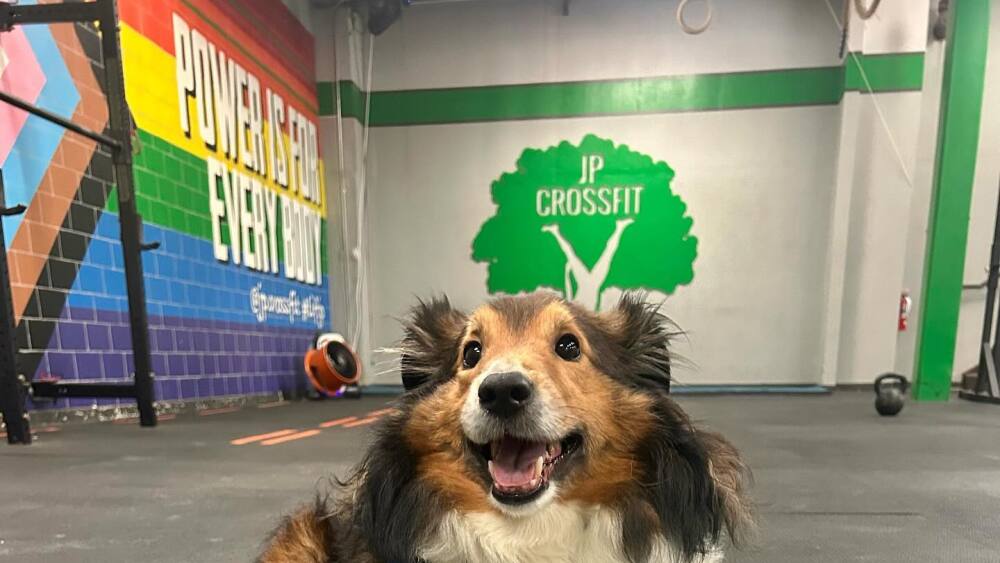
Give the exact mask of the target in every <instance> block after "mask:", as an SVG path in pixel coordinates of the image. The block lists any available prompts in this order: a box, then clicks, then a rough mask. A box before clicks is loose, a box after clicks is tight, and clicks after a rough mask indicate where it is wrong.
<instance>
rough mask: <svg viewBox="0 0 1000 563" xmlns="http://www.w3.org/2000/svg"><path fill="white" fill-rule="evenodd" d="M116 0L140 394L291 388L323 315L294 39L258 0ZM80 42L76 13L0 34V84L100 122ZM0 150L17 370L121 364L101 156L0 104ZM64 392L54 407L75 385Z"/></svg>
mask: <svg viewBox="0 0 1000 563" xmlns="http://www.w3.org/2000/svg"><path fill="white" fill-rule="evenodd" d="M119 10H120V13H121V40H122V51H123V61H124V66H125V78H126V90H127V97H128V101H129V104H130V106H131V109H132V112H133V114H134V117H135V121H136V124H137V126H138V129H139V131H138V144H139V146H140V152H139V153H138V154H137V155H136V157H135V164H134V170H135V179H136V190H137V197H136V203H137V207H138V210H139V213H140V214H141V215H142V216H143V220H144V222H145V232H144V237H145V240H147V241H153V240H157V241H160V242H161V247H160V248H159V249H158V250H155V251H151V252H146V253H144V256H143V263H144V264H143V265H144V271H145V280H146V293H147V303H148V312H149V320H150V326H149V331H150V341H151V345H152V362H153V371H154V374H155V376H156V383H155V385H156V396H157V399H159V400H178V399H182V400H192V399H208V398H216V397H222V396H234V395H264V394H274V393H277V392H282V391H283V392H286V393H287V392H289V391H292V390H294V389H296V388H298V387H299V386H300V385H301V370H302V367H301V361H302V360H301V358H302V353H303V351H304V350H305V349H306V348H307V347H308V346H309V343H310V340H311V339H312V338H313V335H314V333H315V332H316V331H318V330H325V329H327V328H329V323H330V321H329V318H330V315H329V291H328V287H329V279H328V276H327V264H326V258H325V256H326V251H325V238H326V236H325V231H326V221H325V217H326V215H325V211H326V208H325V205H326V202H325V198H324V187H323V164H322V161H321V159H320V151H319V147H318V142H317V99H316V87H315V80H314V72H315V69H314V67H315V54H314V50H313V49H314V46H313V38H312V36H311V35H310V34H309V32H308V31H307V30H306V29H305V28H304V27H302V25H301V24H300V23H299V22H298V21H297V20H296V19H295V18H294V16H293V15H292V14H290V13H289V12H288V11H287V10H286V9H285V8H284V6H283V5H282V3H281V2H276V1H273V2H272V1H268V0H255V1H239V0H160V1H156V2H150V1H146V0H120V1H119ZM99 41H100V32H99V30H97V29H95V28H94V27H93V26H89V25H53V26H26V27H24V28H18V29H16V30H15V31H13V32H12V33H4V34H0V88H2V89H3V90H4V91H6V92H9V93H12V94H14V95H16V96H18V97H21V98H23V99H26V100H28V101H30V102H32V103H34V104H36V105H38V106H41V107H43V108H45V109H48V110H50V111H53V112H55V113H57V114H59V115H62V116H64V117H67V118H71V119H73V120H74V121H76V122H78V123H80V124H81V125H84V126H86V127H88V128H90V129H94V130H98V131H100V130H104V129H105V128H106V126H107V120H108V116H107V110H106V105H105V99H104V94H103V91H102V86H101V84H100V81H99V79H98V77H100V76H102V75H101V72H100V65H101V64H102V63H101V56H100V45H99ZM95 71H96V72H95ZM0 168H2V170H3V175H4V179H5V186H6V198H7V203H8V204H15V203H24V204H25V205H27V206H28V210H27V212H26V213H25V214H24V215H23V216H21V217H10V218H5V219H4V233H5V236H6V241H5V242H6V244H7V246H8V249H9V260H10V268H11V278H12V279H11V285H12V291H13V298H14V312H15V317H16V319H17V322H18V332H17V334H18V347H19V349H20V353H19V355H18V362H19V370H20V371H22V372H23V373H26V374H29V375H33V377H35V378H44V377H53V378H62V379H67V380H80V379H87V380H124V379H126V378H128V377H129V376H130V374H131V370H132V357H131V341H130V335H129V328H128V315H127V304H126V290H125V276H124V270H123V260H122V254H121V246H120V244H119V242H118V238H119V230H118V215H117V199H116V196H115V194H114V187H113V186H114V180H113V173H112V167H111V159H110V156H109V155H108V153H107V152H105V151H104V150H103V149H101V148H99V147H97V146H95V143H93V142H92V141H89V140H86V139H84V138H81V137H79V136H77V135H74V134H71V133H70V134H67V133H65V132H64V131H63V130H61V129H60V128H58V127H56V126H54V125H51V124H48V123H46V122H44V121H42V120H41V119H39V118H36V117H33V116H31V117H29V116H27V114H25V113H24V112H20V111H17V110H14V109H12V108H10V107H6V106H0ZM71 401H73V402H72V403H67V402H66V401H65V400H63V401H60V402H59V403H57V404H56V405H55V406H68V405H82V404H93V403H94V402H95V401H94V400H90V399H78V400H76V399H74V400H71ZM103 402H104V401H102V403H103ZM109 402H112V403H113V402H114V400H109ZM125 403H128V401H124V400H123V404H125ZM34 406H35V407H36V408H38V407H45V406H50V405H34Z"/></svg>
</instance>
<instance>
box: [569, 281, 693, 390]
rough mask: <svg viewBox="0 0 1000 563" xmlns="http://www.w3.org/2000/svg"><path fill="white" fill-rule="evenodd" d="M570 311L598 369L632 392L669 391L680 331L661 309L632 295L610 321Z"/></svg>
mask: <svg viewBox="0 0 1000 563" xmlns="http://www.w3.org/2000/svg"><path fill="white" fill-rule="evenodd" d="M571 308H572V310H573V312H574V316H575V317H576V321H577V323H578V324H579V325H580V326H581V328H582V329H583V332H584V336H585V337H586V338H587V342H589V343H590V347H591V348H592V349H593V354H592V357H591V361H592V362H594V364H595V365H596V366H597V368H598V369H600V370H601V371H602V372H604V373H606V374H608V375H609V376H611V377H613V378H614V379H616V380H617V381H618V382H619V383H623V384H625V385H626V386H628V387H630V388H632V389H640V390H646V391H669V390H670V353H669V350H668V348H669V344H670V340H671V339H672V338H673V337H674V336H677V335H678V334H680V331H678V330H676V327H674V325H673V323H672V322H671V321H670V319H668V318H667V317H666V316H665V315H663V313H660V311H659V307H657V306H656V305H651V304H649V303H646V301H645V296H644V295H643V294H641V293H634V292H630V293H626V294H624V295H623V296H622V298H621V299H620V300H619V301H618V306H617V308H616V309H615V311H614V312H613V316H612V317H611V318H612V319H613V320H611V321H609V320H608V317H606V316H602V315H597V314H594V313H591V312H590V311H587V310H585V309H583V308H581V307H578V306H576V305H571Z"/></svg>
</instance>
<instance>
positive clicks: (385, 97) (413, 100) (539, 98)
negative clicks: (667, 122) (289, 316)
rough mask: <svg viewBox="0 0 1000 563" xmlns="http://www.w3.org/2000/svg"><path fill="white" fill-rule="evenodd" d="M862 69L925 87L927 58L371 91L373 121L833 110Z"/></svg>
mask: <svg viewBox="0 0 1000 563" xmlns="http://www.w3.org/2000/svg"><path fill="white" fill-rule="evenodd" d="M855 59H856V60H857V61H858V62H855ZM859 65H860V68H861V69H863V70H864V75H865V76H867V78H868V81H869V82H870V83H871V85H872V90H873V91H875V92H889V91H912V90H919V89H920V88H921V83H922V79H923V53H901V54H889V55H852V56H851V57H850V58H849V62H848V63H846V64H845V65H844V66H829V67H815V68H798V69H782V70H764V71H750V72H733V73H718V74H698V75H690V76H665V77H651V78H634V79H622V80H602V81H589V82H557V83H547V84H512V85H499V86H475V87H464V88H437V89H425V90H399V91H381V92H372V93H371V104H372V106H371V115H370V119H371V125H373V126H384V127H385V126H404V125H428V124H440V123H469V122H483V121H505V120H526V119H551V118H566V117H580V116H588V115H630V114H648V113H675V112H685V111H714V110H727V109H749V108H767V107H789V106H810V105H828V104H836V103H838V102H839V101H840V99H841V98H842V97H843V94H844V92H845V90H861V91H866V90H867V88H866V87H865V86H864V80H863V79H862V78H861V76H862V72H861V70H859ZM318 90H319V92H320V95H321V98H320V106H321V110H330V111H333V112H334V113H336V100H331V101H326V100H324V99H323V97H324V96H332V95H335V89H334V87H333V85H332V84H330V83H321V84H320V85H319V88H318ZM336 90H338V91H339V92H340V96H341V113H342V114H343V115H344V117H349V118H355V119H358V120H359V121H360V120H361V119H363V115H364V92H363V91H362V90H361V89H359V88H358V86H357V85H356V84H355V83H353V82H350V81H341V82H340V83H339V85H338V88H337V89H336ZM324 115H329V114H326V113H324Z"/></svg>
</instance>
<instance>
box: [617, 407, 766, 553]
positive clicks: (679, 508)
mask: <svg viewBox="0 0 1000 563" xmlns="http://www.w3.org/2000/svg"><path fill="white" fill-rule="evenodd" d="M654 410H655V417H654V419H655V420H656V425H655V427H654V429H653V430H652V432H650V434H649V437H648V439H647V440H646V441H644V442H643V443H642V445H641V447H640V448H639V449H638V450H637V452H636V456H637V458H638V460H639V462H640V467H641V468H642V479H641V481H640V483H641V485H640V492H641V494H640V496H641V499H636V501H635V503H633V507H632V508H630V507H629V505H626V507H625V510H623V520H622V525H623V531H622V532H623V536H622V537H623V540H624V543H625V549H626V553H627V554H628V555H629V557H630V559H631V560H632V561H645V560H646V559H645V558H646V557H648V555H649V551H650V549H651V539H652V536H653V534H652V530H659V531H660V532H661V533H662V534H663V535H664V536H666V537H667V538H668V539H669V540H670V541H671V543H672V544H673V545H674V546H676V548H677V549H678V550H679V552H680V555H681V556H682V558H681V560H683V561H692V560H698V557H699V556H701V555H704V554H705V553H707V552H709V551H711V550H713V549H714V548H715V547H717V546H718V545H719V544H720V541H721V540H722V537H723V532H725V533H726V535H727V536H728V538H729V540H730V541H731V542H732V543H733V544H735V545H739V544H742V543H743V542H744V541H745V540H747V539H749V537H750V535H751V534H752V531H753V529H754V519H753V507H752V504H751V502H750V500H749V496H748V488H749V483H750V472H749V469H748V468H747V466H746V464H745V463H744V462H743V460H742V458H741V457H740V455H739V453H738V452H737V451H736V448H734V447H733V446H732V444H730V443H729V442H727V441H726V440H725V439H724V438H722V437H721V436H719V435H718V434H714V433H711V432H705V431H702V430H699V429H696V428H695V427H694V426H693V425H692V424H691V422H690V420H689V419H688V418H687V415H685V414H684V413H683V411H681V409H680V407H678V406H677V405H676V404H675V403H674V402H673V401H671V400H670V399H669V398H667V397H666V396H662V397H661V398H660V400H659V401H657V403H656V405H655V407H654ZM636 503H637V504H639V506H642V505H646V506H651V508H652V514H651V515H649V516H652V518H651V519H650V518H648V517H647V519H646V520H645V521H643V519H642V518H641V516H642V514H643V513H642V512H641V511H639V510H636V509H635V508H634V505H635V504H636ZM629 515H632V518H631V520H630V521H628V522H626V519H627V518H625V517H627V516H629ZM625 526H628V528H627V529H626V528H625ZM643 526H645V527H643ZM637 530H640V531H642V530H648V531H647V532H646V533H642V534H639V533H637Z"/></svg>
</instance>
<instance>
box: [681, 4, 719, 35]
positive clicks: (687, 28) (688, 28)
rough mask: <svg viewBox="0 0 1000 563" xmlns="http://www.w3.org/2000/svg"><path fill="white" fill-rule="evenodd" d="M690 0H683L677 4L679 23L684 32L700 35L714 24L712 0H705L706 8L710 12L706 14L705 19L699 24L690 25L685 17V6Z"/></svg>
mask: <svg viewBox="0 0 1000 563" xmlns="http://www.w3.org/2000/svg"><path fill="white" fill-rule="evenodd" d="M689 1H690V0H681V3H680V4H678V5H677V25H679V26H681V29H683V30H684V33H687V34H688V35H698V34H699V33H702V32H704V31H705V30H706V29H708V26H710V25H712V0H705V9H706V10H708V13H707V14H705V21H704V22H702V24H701V25H699V26H693V25H690V24H689V23H688V22H687V20H686V19H685V18H684V8H686V7H687V3H688V2H689Z"/></svg>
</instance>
